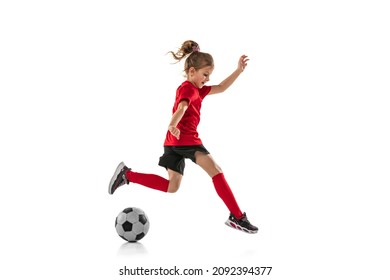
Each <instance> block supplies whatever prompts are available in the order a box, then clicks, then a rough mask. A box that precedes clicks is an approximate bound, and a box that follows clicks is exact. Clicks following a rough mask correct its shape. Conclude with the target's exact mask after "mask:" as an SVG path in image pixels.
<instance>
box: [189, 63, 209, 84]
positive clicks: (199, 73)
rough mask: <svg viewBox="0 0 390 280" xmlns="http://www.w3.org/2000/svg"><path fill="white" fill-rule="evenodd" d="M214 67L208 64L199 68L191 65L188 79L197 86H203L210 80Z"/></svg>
mask: <svg viewBox="0 0 390 280" xmlns="http://www.w3.org/2000/svg"><path fill="white" fill-rule="evenodd" d="M213 70H214V67H212V66H206V67H203V68H201V69H199V70H196V69H195V68H194V67H191V68H190V70H189V72H188V78H187V79H188V81H190V82H191V83H192V84H193V85H194V86H196V87H197V88H202V87H203V86H204V85H205V83H207V82H208V81H209V80H210V75H211V74H212V73H213Z"/></svg>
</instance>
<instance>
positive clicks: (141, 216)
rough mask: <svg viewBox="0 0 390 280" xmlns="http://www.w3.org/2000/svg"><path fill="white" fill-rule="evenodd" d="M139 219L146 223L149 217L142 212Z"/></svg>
mask: <svg viewBox="0 0 390 280" xmlns="http://www.w3.org/2000/svg"><path fill="white" fill-rule="evenodd" d="M138 220H139V222H140V223H141V224H143V225H145V224H146V223H147V222H148V219H147V218H146V216H145V215H144V214H140V215H139V217H138Z"/></svg>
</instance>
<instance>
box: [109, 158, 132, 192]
mask: <svg viewBox="0 0 390 280" xmlns="http://www.w3.org/2000/svg"><path fill="white" fill-rule="evenodd" d="M128 170H131V169H130V168H128V167H127V166H126V165H125V164H124V163H123V162H121V163H119V165H118V167H117V168H116V170H115V173H114V176H112V178H111V181H110V185H109V186H108V193H109V194H113V193H114V192H115V191H116V189H117V188H119V187H120V186H123V185H124V184H128V183H129V181H128V180H127V179H126V171H128Z"/></svg>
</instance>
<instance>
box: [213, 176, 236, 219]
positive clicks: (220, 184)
mask: <svg viewBox="0 0 390 280" xmlns="http://www.w3.org/2000/svg"><path fill="white" fill-rule="evenodd" d="M213 183H214V187H215V190H216V191H217V193H218V195H219V197H220V198H222V200H223V202H225V204H226V206H227V208H228V209H229V210H230V213H232V214H233V215H234V216H235V217H236V218H241V217H242V212H241V210H240V207H238V204H237V202H236V199H235V198H234V195H233V193H232V190H231V189H230V187H229V185H228V183H227V182H226V180H225V176H224V175H223V173H219V174H217V175H215V176H214V177H213Z"/></svg>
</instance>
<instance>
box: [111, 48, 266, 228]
mask: <svg viewBox="0 0 390 280" xmlns="http://www.w3.org/2000/svg"><path fill="white" fill-rule="evenodd" d="M170 54H172V56H173V58H174V59H175V60H177V61H181V60H182V59H184V58H185V65H184V71H185V73H186V78H187V79H186V81H184V82H183V83H182V84H181V85H180V86H179V87H178V88H177V90H176V99H175V103H174V105H173V111H172V118H171V120H170V122H169V125H168V129H167V134H166V137H165V141H164V154H163V155H162V156H161V157H160V161H159V165H160V166H162V167H164V168H165V169H166V170H167V172H168V179H165V178H163V177H161V176H158V175H154V174H145V173H138V172H134V171H132V169H131V168H128V167H127V166H126V165H125V164H124V163H123V162H121V163H120V164H119V165H118V167H117V168H116V170H115V172H114V175H113V177H112V179H111V181H110V184H109V189H108V192H109V193H110V194H113V193H114V192H115V190H116V189H117V188H118V187H120V186H123V185H125V184H129V183H130V182H131V183H137V184H140V185H143V186H145V187H149V188H151V189H155V190H159V191H163V192H169V193H174V192H176V191H177V190H178V189H179V187H180V183H181V180H182V177H183V173H184V167H185V159H186V158H189V159H191V160H192V161H193V162H194V163H196V164H197V165H199V166H200V167H201V168H202V169H203V170H204V171H206V173H207V174H208V175H209V176H210V177H211V179H212V182H213V184H214V187H215V190H216V191H217V194H218V195H219V197H220V198H221V199H222V200H223V202H224V203H225V205H226V207H227V208H228V209H229V211H230V215H229V218H228V220H227V221H226V222H225V223H226V225H228V226H230V227H232V228H235V229H238V230H241V231H243V232H246V233H256V232H257V231H258V228H257V227H256V226H254V225H252V224H251V223H250V222H249V221H248V219H247V216H246V213H243V212H242V211H241V209H240V207H239V206H238V204H237V202H236V199H235V198H234V195H233V192H232V191H231V189H230V187H229V185H228V183H227V182H226V180H225V177H224V174H223V172H222V169H221V168H220V167H219V166H218V165H217V163H216V162H215V160H214V159H213V158H212V157H211V155H210V153H209V151H208V150H207V149H206V148H205V147H204V146H203V143H202V140H201V139H200V138H199V135H198V132H197V127H198V124H199V122H200V110H201V106H202V101H203V99H204V98H205V97H206V96H208V95H211V94H217V93H221V92H224V91H225V90H226V89H227V88H229V87H230V86H231V85H232V84H233V82H234V81H235V80H236V79H237V78H238V76H239V75H240V74H241V73H242V72H243V71H244V70H245V68H246V66H247V62H248V57H247V56H246V55H242V56H241V57H240V59H239V61H238V65H237V69H235V70H234V72H233V73H232V74H231V75H230V76H228V77H227V78H226V79H225V80H223V81H222V82H221V83H220V84H219V85H213V86H208V85H206V83H207V82H208V81H209V79H210V75H211V74H212V73H213V70H214V61H213V57H212V56H211V55H210V54H208V53H205V52H201V51H200V48H199V45H198V44H197V43H196V42H194V41H191V40H188V41H185V42H184V43H183V44H182V46H181V48H180V49H179V50H178V51H177V52H172V51H171V52H170Z"/></svg>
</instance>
